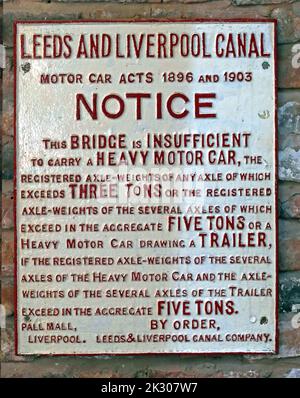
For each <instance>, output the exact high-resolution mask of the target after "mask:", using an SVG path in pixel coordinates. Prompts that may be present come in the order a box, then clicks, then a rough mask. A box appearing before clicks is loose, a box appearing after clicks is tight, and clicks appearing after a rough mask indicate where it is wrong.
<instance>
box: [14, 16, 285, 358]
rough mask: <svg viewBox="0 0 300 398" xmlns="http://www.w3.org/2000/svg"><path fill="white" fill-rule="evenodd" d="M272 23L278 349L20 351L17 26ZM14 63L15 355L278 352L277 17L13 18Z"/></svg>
mask: <svg viewBox="0 0 300 398" xmlns="http://www.w3.org/2000/svg"><path fill="white" fill-rule="evenodd" d="M149 22H151V23H197V22H199V23H216V22H219V23H271V24H273V27H274V35H273V58H274V59H273V60H274V107H275V110H274V127H275V129H274V134H275V137H274V151H275V157H274V162H275V164H274V166H275V176H274V178H275V181H274V182H275V192H274V194H275V243H276V248H275V272H276V275H275V325H274V326H275V349H274V351H269V352H264V351H258V352H252V351H239V352H232V351H220V352H218V351H216V352H199V353H198V352H165V353H164V352H143V353H140V352H138V353H136V352H134V353H130V352H128V353H127V352H126V353H107V352H105V353H101V352H96V353H89V354H85V353H79V354H77V353H73V354H72V353H70V354H63V353H59V354H48V353H47V354H46V353H38V354H31V353H30V354H27V353H26V354H22V353H20V352H19V345H18V337H19V336H18V285H17V281H18V264H17V237H18V235H17V153H16V152H17V151H16V150H17V140H16V138H17V124H16V117H17V80H16V77H17V28H18V25H26V24H28V25H30V24H81V23H82V24H85V23H99V24H101V23H107V24H111V23H149ZM13 28H14V29H13V36H14V37H13V43H14V49H13V63H14V120H13V128H14V177H13V192H14V339H15V344H14V346H15V355H16V356H31V355H38V356H41V357H45V356H48V357H49V356H50V357H68V356H73V357H87V356H88V357H91V356H99V355H106V356H122V357H123V356H143V355H144V356H148V355H156V356H159V355H162V356H165V355H168V356H169V355H181V356H196V355H198V356H223V355H263V356H266V355H276V354H278V353H279V320H278V315H279V314H278V312H279V297H278V295H279V258H278V251H279V248H278V247H279V236H278V224H279V210H278V122H277V120H278V110H277V108H278V64H277V62H278V60H277V20H276V19H274V18H257V19H256V18H229V19H226V18H225V19H224V18H211V19H208V18H194V19H171V18H170V19H166V18H164V19H156V18H141V19H138V18H134V19H110V20H105V19H78V20H36V21H35V20H14V22H13Z"/></svg>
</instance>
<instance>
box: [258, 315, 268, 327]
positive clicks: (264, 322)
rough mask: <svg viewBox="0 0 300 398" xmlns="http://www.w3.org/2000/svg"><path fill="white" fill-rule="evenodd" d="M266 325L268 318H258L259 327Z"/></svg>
mask: <svg viewBox="0 0 300 398" xmlns="http://www.w3.org/2000/svg"><path fill="white" fill-rule="evenodd" d="M267 323H268V318H267V317H266V316H262V317H261V318H260V324H261V325H266V324H267Z"/></svg>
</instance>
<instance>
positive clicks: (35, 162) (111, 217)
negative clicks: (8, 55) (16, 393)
mask: <svg viewBox="0 0 300 398" xmlns="http://www.w3.org/2000/svg"><path fill="white" fill-rule="evenodd" d="M274 26H275V25H274V21H250V22H249V21H232V22H230V21H227V22H225V21H224V22H220V21H216V22H214V21H209V22H208V21H207V22H203V21H202V22H196V21H190V22H178V21H177V22H152V21H151V22H150V21H149V22H146V21H145V22H51V23H50V22H49V23H48V22H29V23H28V22H25V23H22V22H19V23H17V24H16V35H15V38H16V48H15V51H16V62H15V64H16V120H15V122H16V197H17V200H16V282H17V305H16V313H17V353H18V354H58V355H59V354H70V355H72V354H78V355H81V354H91V355H93V354H141V353H274V352H276V340H277V336H276V323H277V322H276V302H277V290H276V279H277V277H276V263H277V257H276V246H277V244H276V239H277V226H276V192H277V188H276V138H275V137H276V132H275V130H276V127H275V126H276V123H275V120H276V87H275V85H276V84H275V68H276V67H275V54H274V52H275V47H274V41H275V40H274V34H275V33H274V29H275V28H274Z"/></svg>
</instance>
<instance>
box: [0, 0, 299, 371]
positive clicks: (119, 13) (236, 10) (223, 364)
mask: <svg viewBox="0 0 300 398" xmlns="http://www.w3.org/2000/svg"><path fill="white" fill-rule="evenodd" d="M218 17H220V18H238V17H243V18H247V17H249V18H270V17H272V18H276V19H277V20H278V64H279V177H280V184H279V204H278V205H279V209H280V211H279V213H280V220H279V225H280V237H279V249H280V252H279V254H280V259H279V260H280V289H279V290H280V306H279V307H280V308H279V309H280V314H279V320H280V352H279V354H278V355H276V356H267V357H266V356H264V357H259V356H256V357H254V356H240V357H237V356H234V357H233V356H226V357H217V356H216V357H211V356H210V357H205V356H201V357H197V356H196V357H195V356H180V355H178V356H176V357H174V356H172V357H166V356H163V357H155V356H153V357H152V356H150V357H149V356H147V357H143V356H141V357H120V358H119V357H107V356H105V357H92V358H86V357H85V358H83V357H82V358H81V357H76V358H74V357H73V358H72V357H70V358H68V357H62V358H60V357H46V358H45V357H43V358H42V357H38V356H35V357H16V356H15V355H14V342H13V318H14V306H13V183H12V178H13V58H12V54H13V33H12V32H13V21H14V20H15V19H22V20H26V19H33V20H34V19H39V20H41V19H42V20H47V19H73V20H74V19H78V20H80V19H107V20H110V19H118V18H121V19H127V18H128V19H139V18H157V19H160V18H164V19H167V18H176V19H189V18H218ZM3 26H4V29H3V41H4V44H5V46H6V50H7V61H6V68H5V70H4V75H3V78H4V84H3V94H4V95H3V126H2V127H3V128H2V143H3V160H2V161H3V167H2V176H3V179H4V180H3V186H2V226H3V235H2V273H1V288H2V289H1V291H2V303H3V304H4V305H5V308H6V314H7V325H6V329H3V330H2V345H1V349H2V352H1V358H0V359H1V360H2V361H3V364H2V377H33V376H35V377H132V376H133V377H147V376H153V377H168V376H170V377H184V376H195V377H283V376H286V375H290V377H291V376H292V375H298V377H300V328H298V329H296V328H294V327H293V322H291V320H292V319H293V317H294V316H295V313H293V312H292V308H293V305H294V304H300V59H299V57H298V62H297V52H298V53H299V52H300V1H294V2H293V0H286V1H285V0H217V1H206V0H148V1H147V0H127V1H126V0H121V1H117V0H116V1H109V0H102V1H101V0H100V1H99V0H98V1H89V0H52V1H51V0H4V13H3ZM297 43H298V44H297ZM297 66H298V68H297ZM293 369H294V370H293ZM295 369H298V373H297V371H296V370H295Z"/></svg>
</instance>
